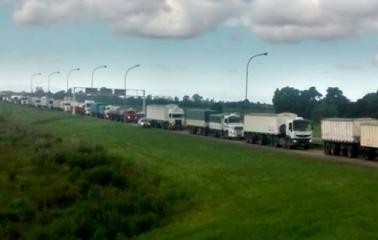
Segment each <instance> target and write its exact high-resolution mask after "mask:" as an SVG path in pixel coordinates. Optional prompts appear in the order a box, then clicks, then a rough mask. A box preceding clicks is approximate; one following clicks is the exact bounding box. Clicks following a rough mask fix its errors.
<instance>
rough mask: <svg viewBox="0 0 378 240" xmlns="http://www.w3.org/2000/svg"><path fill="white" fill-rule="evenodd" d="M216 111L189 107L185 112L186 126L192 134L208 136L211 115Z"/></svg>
mask: <svg viewBox="0 0 378 240" xmlns="http://www.w3.org/2000/svg"><path fill="white" fill-rule="evenodd" d="M216 113H217V112H216V111H214V110H207V109H187V110H186V112H185V126H186V127H187V128H188V129H189V132H190V133H191V134H199V135H204V136H207V135H208V134H209V120H210V115H211V114H216Z"/></svg>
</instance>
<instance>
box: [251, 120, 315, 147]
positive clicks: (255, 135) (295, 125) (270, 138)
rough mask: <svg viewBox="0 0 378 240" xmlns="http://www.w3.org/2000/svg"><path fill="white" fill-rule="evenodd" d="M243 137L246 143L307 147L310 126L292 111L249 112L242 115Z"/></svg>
mask: <svg viewBox="0 0 378 240" xmlns="http://www.w3.org/2000/svg"><path fill="white" fill-rule="evenodd" d="M244 135H245V136H244V138H245V140H246V142H248V143H257V144H260V145H273V146H276V147H286V148H294V147H303V148H305V149H308V148H309V145H310V143H311V142H312V128H311V123H310V121H308V120H305V119H303V118H302V117H298V115H296V114H294V113H280V114H269V113H251V114H247V115H245V116H244Z"/></svg>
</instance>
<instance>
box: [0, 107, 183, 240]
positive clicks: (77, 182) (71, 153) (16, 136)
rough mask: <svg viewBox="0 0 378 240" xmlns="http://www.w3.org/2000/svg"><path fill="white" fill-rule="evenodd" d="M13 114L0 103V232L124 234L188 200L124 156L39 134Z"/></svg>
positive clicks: (11, 235)
mask: <svg viewBox="0 0 378 240" xmlns="http://www.w3.org/2000/svg"><path fill="white" fill-rule="evenodd" d="M18 117H19V116H13V115H12V110H11V108H10V107H9V106H8V107H4V106H2V107H1V108H0V156H1V157H0V165H1V168H0V236H1V238H2V239H128V238H130V237H135V236H138V235H140V234H142V233H145V232H148V231H151V230H152V229H154V228H158V227H162V226H164V225H166V224H168V223H169V222H170V220H171V217H172V216H174V215H175V214H178V212H181V211H183V210H184V207H185V206H188V204H189V203H190V195H189V193H188V191H177V188H176V187H175V186H174V184H171V183H168V182H167V181H164V179H162V178H161V176H159V175H157V174H153V173H151V172H147V171H146V169H144V168H142V167H140V166H139V167H138V166H136V165H135V164H134V163H133V160H132V159H129V158H128V157H127V155H124V156H122V157H121V156H120V155H117V154H112V153H109V151H107V150H106V149H105V148H104V147H103V146H101V145H91V144H88V143H87V142H84V141H80V140H78V141H74V140H73V141H63V140H62V139H61V138H59V137H56V136H54V135H52V134H46V133H40V132H38V131H36V130H35V129H33V128H31V127H30V125H23V124H21V123H19V122H17V120H16V119H17V118H18ZM42 123H43V122H39V124H42Z"/></svg>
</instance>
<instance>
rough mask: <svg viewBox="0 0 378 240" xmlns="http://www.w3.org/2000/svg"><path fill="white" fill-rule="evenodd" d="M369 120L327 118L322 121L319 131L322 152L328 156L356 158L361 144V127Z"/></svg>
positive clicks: (370, 120) (369, 120) (369, 119)
mask: <svg viewBox="0 0 378 240" xmlns="http://www.w3.org/2000/svg"><path fill="white" fill-rule="evenodd" d="M372 121H373V119H371V118H329V119H324V120H322V123H321V131H322V140H323V144H324V152H325V153H326V154H328V155H336V156H337V155H345V156H348V157H351V158H355V157H358V155H359V153H360V150H361V149H360V143H361V125H362V124H365V123H369V122H372Z"/></svg>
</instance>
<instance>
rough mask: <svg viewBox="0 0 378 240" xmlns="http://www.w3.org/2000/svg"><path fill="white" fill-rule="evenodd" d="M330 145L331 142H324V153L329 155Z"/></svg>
mask: <svg viewBox="0 0 378 240" xmlns="http://www.w3.org/2000/svg"><path fill="white" fill-rule="evenodd" d="M331 146H332V144H331V143H329V142H326V143H324V153H325V154H327V155H331Z"/></svg>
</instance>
